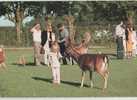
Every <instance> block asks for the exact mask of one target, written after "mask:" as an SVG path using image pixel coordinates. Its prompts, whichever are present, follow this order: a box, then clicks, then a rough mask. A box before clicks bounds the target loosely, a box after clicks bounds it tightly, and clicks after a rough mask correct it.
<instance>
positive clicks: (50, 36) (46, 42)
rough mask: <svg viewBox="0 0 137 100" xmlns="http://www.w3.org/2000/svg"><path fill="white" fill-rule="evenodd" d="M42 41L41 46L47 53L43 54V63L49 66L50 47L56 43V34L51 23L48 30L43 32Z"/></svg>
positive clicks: (47, 26) (47, 25) (48, 24)
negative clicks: (52, 43)
mask: <svg viewBox="0 0 137 100" xmlns="http://www.w3.org/2000/svg"><path fill="white" fill-rule="evenodd" d="M41 40H42V41H41V46H42V48H43V49H44V50H45V53H44V54H42V58H43V59H42V63H43V64H45V65H49V61H48V54H49V51H50V45H51V42H52V41H55V34H54V33H53V31H52V26H51V23H50V22H48V23H47V24H46V30H44V31H43V32H42V35H41Z"/></svg>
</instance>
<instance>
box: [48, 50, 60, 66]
mask: <svg viewBox="0 0 137 100" xmlns="http://www.w3.org/2000/svg"><path fill="white" fill-rule="evenodd" d="M48 56H49V63H50V65H51V67H60V62H59V58H61V57H62V56H61V54H60V53H58V54H57V53H54V52H50V53H49V55H48Z"/></svg>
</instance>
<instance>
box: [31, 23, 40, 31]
mask: <svg viewBox="0 0 137 100" xmlns="http://www.w3.org/2000/svg"><path fill="white" fill-rule="evenodd" d="M37 26H39V24H36V25H35V26H34V27H32V28H31V30H30V32H34V31H35V29H36V27H37Z"/></svg>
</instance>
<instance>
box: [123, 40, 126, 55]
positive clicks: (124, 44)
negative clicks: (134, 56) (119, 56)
mask: <svg viewBox="0 0 137 100" xmlns="http://www.w3.org/2000/svg"><path fill="white" fill-rule="evenodd" d="M123 47H124V57H126V52H127V51H126V48H127V47H126V40H123Z"/></svg>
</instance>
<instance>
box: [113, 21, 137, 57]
mask: <svg viewBox="0 0 137 100" xmlns="http://www.w3.org/2000/svg"><path fill="white" fill-rule="evenodd" d="M115 35H116V43H117V58H119V59H123V58H131V57H135V56H136V55H137V34H136V31H135V29H134V27H133V25H131V24H124V23H123V22H121V23H120V24H119V25H117V26H116V29H115Z"/></svg>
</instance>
